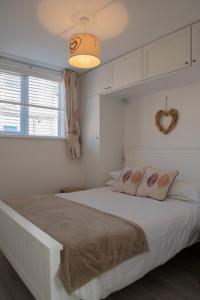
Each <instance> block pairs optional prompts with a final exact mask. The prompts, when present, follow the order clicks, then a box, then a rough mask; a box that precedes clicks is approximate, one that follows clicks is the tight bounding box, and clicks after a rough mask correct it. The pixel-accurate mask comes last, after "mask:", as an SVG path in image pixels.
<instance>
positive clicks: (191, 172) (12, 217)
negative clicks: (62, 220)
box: [0, 146, 200, 300]
mask: <svg viewBox="0 0 200 300" xmlns="http://www.w3.org/2000/svg"><path fill="white" fill-rule="evenodd" d="M126 161H127V164H135V163H145V164H147V165H148V164H151V165H155V166H158V167H162V168H169V169H171V168H172V169H174V168H177V169H178V170H180V171H181V173H182V174H184V178H187V179H190V180H193V181H195V180H196V181H197V186H198V188H200V184H199V180H200V148H199V147H196V148H188V147H185V148H173V149H172V148H153V147H148V148H147V147H142V146H138V147H132V146H128V147H127V148H126ZM62 248H63V246H62V245H61V244H60V243H58V242H56V241H55V240H54V239H53V238H51V237H50V236H48V235H47V234H45V233H44V232H43V231H41V230H40V229H39V228H37V227H36V226H34V225H33V224H31V223H30V222H29V221H27V220H26V219H25V218H23V217H22V216H20V215H19V214H18V213H17V212H15V211H14V210H13V209H11V208H10V207H8V206H7V205H5V204H4V203H3V202H1V201H0V249H1V251H2V252H3V253H4V255H5V256H6V257H7V259H8V260H9V262H10V263H11V264H12V266H13V267H14V269H15V270H16V271H17V273H18V274H19V276H20V277H21V278H22V280H23V281H24V283H25V284H26V285H27V287H28V288H29V289H30V291H31V292H32V294H33V295H34V297H35V298H36V299H37V300H78V299H79V298H77V297H75V296H69V295H67V293H66V292H65V290H64V288H63V286H62V284H61V282H60V280H59V277H58V274H57V272H58V268H59V263H60V251H61V250H62ZM87 300H92V299H87Z"/></svg>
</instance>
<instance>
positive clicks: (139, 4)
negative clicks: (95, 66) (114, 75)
mask: <svg viewBox="0 0 200 300" xmlns="http://www.w3.org/2000/svg"><path fill="white" fill-rule="evenodd" d="M81 15H89V16H90V17H91V23H90V24H89V25H88V26H86V28H85V30H86V31H90V32H92V33H95V34H97V35H98V36H99V37H100V39H101V58H102V62H103V63H104V62H107V61H109V60H111V59H113V58H115V57H118V56H120V55H122V54H124V53H126V52H129V51H131V50H132V49H135V48H137V47H139V46H141V45H143V44H146V43H148V42H150V41H152V40H154V39H157V38H159V37H161V36H163V35H165V34H167V33H169V32H171V31H174V30H176V29H177V28H180V27H183V26H185V25H187V24H190V23H192V22H195V21H197V20H200V0H119V1H113V0H0V52H2V53H6V54H8V55H13V56H16V57H19V58H24V59H27V60H31V61H36V62H40V63H43V64H48V65H51V66H54V67H58V68H64V67H67V40H68V38H69V36H70V34H72V33H75V32H78V31H80V30H83V29H82V28H80V26H79V24H77V19H78V18H79V16H81Z"/></svg>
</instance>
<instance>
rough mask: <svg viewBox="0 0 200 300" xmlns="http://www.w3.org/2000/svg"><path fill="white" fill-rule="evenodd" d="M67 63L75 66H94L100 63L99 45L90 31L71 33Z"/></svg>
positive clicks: (96, 38)
mask: <svg viewBox="0 0 200 300" xmlns="http://www.w3.org/2000/svg"><path fill="white" fill-rule="evenodd" d="M69 64H70V65H71V66H73V67H76V68H94V67H96V66H98V65H99V64H100V45H99V39H98V37H97V36H95V35H93V34H90V33H77V34H74V35H72V37H71V38H70V42H69Z"/></svg>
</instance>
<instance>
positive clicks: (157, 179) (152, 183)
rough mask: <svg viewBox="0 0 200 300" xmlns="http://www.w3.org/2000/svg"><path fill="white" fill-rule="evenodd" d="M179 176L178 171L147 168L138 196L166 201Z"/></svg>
mask: <svg viewBox="0 0 200 300" xmlns="http://www.w3.org/2000/svg"><path fill="white" fill-rule="evenodd" d="M178 174H179V172H178V171H165V170H159V169H154V168H147V169H146V171H145V173H144V176H143V178H142V181H141V182H140V185H139V187H138V190H137V196H141V197H150V198H153V199H156V200H164V199H165V198H166V196H167V192H168V190H169V188H170V186H171V184H172V182H173V181H174V179H175V178H176V176H177V175H178Z"/></svg>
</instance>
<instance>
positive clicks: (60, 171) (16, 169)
mask: <svg viewBox="0 0 200 300" xmlns="http://www.w3.org/2000/svg"><path fill="white" fill-rule="evenodd" d="M0 172H1V175H0V199H5V198H8V197H14V196H21V195H22V196H23V195H30V194H40V193H41V194H42V193H56V192H59V190H60V189H61V188H62V187H64V186H68V185H80V184H82V171H81V166H80V161H69V160H68V159H67V157H66V150H65V141H64V140H51V139H45V140H44V139H37V138H36V139H31V138H2V137H0Z"/></svg>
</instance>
